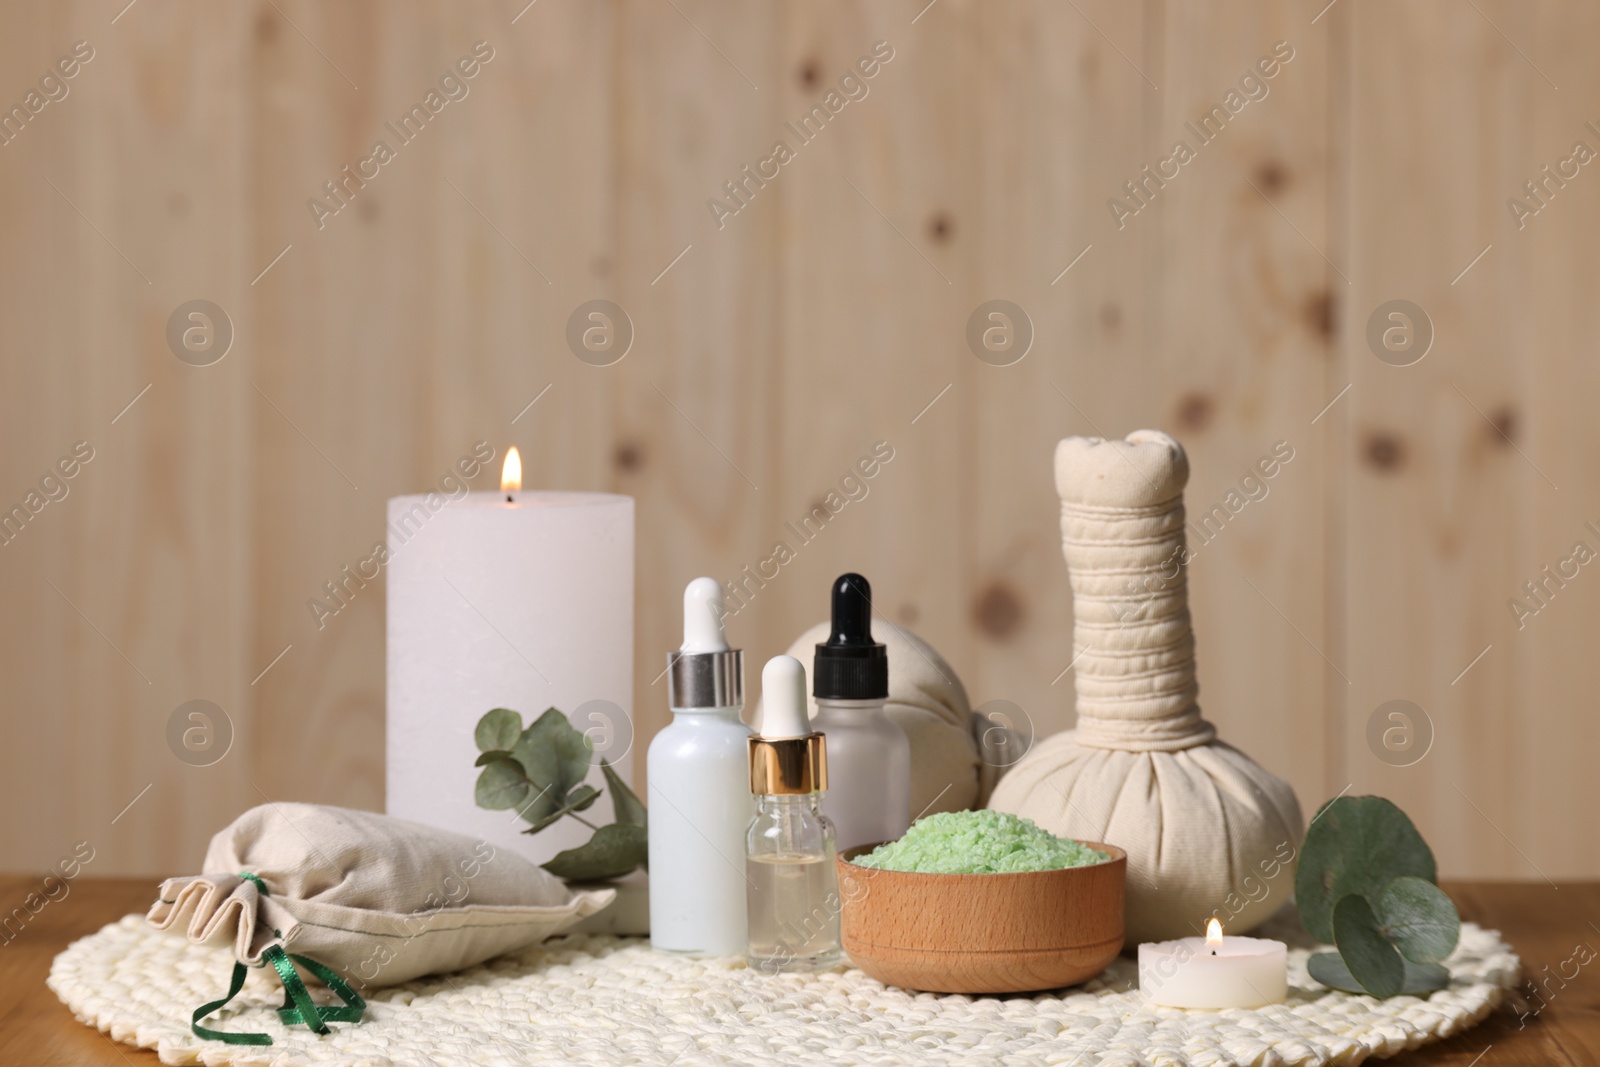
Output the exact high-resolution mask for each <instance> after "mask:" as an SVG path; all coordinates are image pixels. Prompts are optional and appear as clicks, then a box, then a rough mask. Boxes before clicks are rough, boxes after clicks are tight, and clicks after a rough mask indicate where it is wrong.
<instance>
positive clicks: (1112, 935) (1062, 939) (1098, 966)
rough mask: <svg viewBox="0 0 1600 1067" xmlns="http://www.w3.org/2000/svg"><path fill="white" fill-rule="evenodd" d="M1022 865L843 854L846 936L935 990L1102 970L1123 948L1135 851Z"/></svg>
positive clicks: (890, 981) (883, 967)
mask: <svg viewBox="0 0 1600 1067" xmlns="http://www.w3.org/2000/svg"><path fill="white" fill-rule="evenodd" d="M1083 843H1084V844H1085V845H1088V846H1089V847H1090V848H1094V849H1099V850H1100V851H1101V852H1104V853H1106V854H1107V855H1109V856H1110V857H1111V859H1110V861H1109V862H1106V863H1097V864H1094V865H1092V866H1089V867H1067V868H1064V869H1062V870H1059V871H1029V872H1025V873H1019V874H914V873H911V872H908V871H880V870H876V869H874V868H871V867H858V866H856V865H855V864H854V863H851V862H850V860H851V859H852V858H854V857H855V856H859V855H861V854H862V853H865V852H870V851H871V850H872V849H873V848H875V847H876V846H874V845H866V846H863V847H861V848H853V849H850V850H849V851H847V852H845V853H844V854H843V855H841V856H840V857H839V860H838V865H839V896H840V899H841V900H842V902H843V910H842V913H841V916H840V937H841V941H842V944H843V948H844V951H845V952H846V954H848V955H849V957H850V960H851V962H852V963H854V964H855V965H856V966H857V967H860V968H861V969H862V970H863V971H865V972H866V973H867V974H869V975H871V976H872V977H874V978H876V979H877V980H878V981H880V982H882V983H884V984H885V985H895V986H900V987H902V988H905V989H915V990H922V991H925V992H931V993H1022V992H1032V991H1037V990H1042V989H1059V988H1061V987H1062V986H1069V985H1075V984H1076V983H1078V982H1082V981H1084V980H1086V979H1088V978H1092V977H1094V976H1095V975H1097V974H1099V973H1100V972H1101V971H1102V970H1104V969H1105V967H1106V965H1107V964H1108V963H1110V962H1111V961H1112V960H1114V959H1115V958H1116V956H1117V953H1119V952H1121V951H1122V940H1123V930H1122V900H1123V882H1124V879H1125V877H1126V875H1127V870H1128V854H1127V853H1126V852H1124V851H1122V850H1121V849H1120V848H1117V847H1116V846H1115V845H1103V844H1100V843H1098V842H1095V841H1085V842H1083Z"/></svg>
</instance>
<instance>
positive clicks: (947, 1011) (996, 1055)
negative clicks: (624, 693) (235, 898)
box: [49, 915, 1519, 1067]
mask: <svg viewBox="0 0 1600 1067" xmlns="http://www.w3.org/2000/svg"><path fill="white" fill-rule="evenodd" d="M1273 936H1284V932H1282V931H1279V932H1276V933H1275V934H1274V935H1273ZM1300 936H1301V937H1303V936H1304V935H1303V934H1302V935H1300ZM1307 955H1308V953H1307V951H1306V950H1305V949H1299V948H1291V949H1290V952H1289V984H1290V991H1289V1000H1288V1002H1287V1003H1286V1004H1282V1005H1278V1006H1274V1007H1270V1008H1263V1009H1259V1010H1255V1011H1221V1012H1186V1011H1181V1010H1177V1009H1172V1008H1154V1007H1151V1006H1150V1005H1149V1004H1147V1003H1146V1002H1145V1000H1144V998H1143V997H1142V996H1141V995H1140V993H1139V992H1138V990H1137V989H1136V988H1134V987H1135V986H1136V984H1137V975H1138V968H1137V965H1136V964H1135V963H1134V962H1133V961H1132V960H1130V959H1127V958H1120V959H1118V960H1117V961H1116V962H1115V963H1113V964H1112V965H1111V967H1110V968H1109V969H1108V970H1107V971H1106V972H1105V973H1104V974H1103V975H1101V976H1100V977H1099V978H1097V979H1095V980H1094V981H1091V982H1089V983H1087V984H1086V985H1083V986H1078V987H1075V988H1073V989H1070V990H1067V991H1065V992H1063V993H1059V994H1040V995H1031V996H1030V995H1018V996H1011V997H966V996H936V995H933V994H928V993H906V992H902V991H901V990H898V989H894V988H888V987H885V986H883V985H881V984H880V983H878V982H876V981H874V980H872V979H871V978H868V977H867V976H866V975H865V974H862V973H861V972H860V971H857V970H851V969H846V968H842V967H841V968H839V969H837V970H834V971H830V972H827V973H824V974H819V975H807V976H802V975H783V976H778V977H768V976H765V975H763V974H761V973H759V972H756V971H752V970H750V969H749V968H747V967H746V966H744V964H743V962H742V961H740V960H736V959H724V960H689V959H681V958H678V957H675V956H667V955H663V954H661V953H658V952H654V951H652V950H651V949H650V947H649V944H648V943H647V942H645V941H642V940H639V939H635V938H615V937H605V936H587V935H569V936H565V937H558V938H555V939H553V940H552V941H549V942H547V943H545V944H544V945H541V946H537V947H535V948H530V949H527V950H525V951H523V952H521V953H518V954H515V955H512V956H507V957H503V958H501V959H498V960H494V961H492V962H490V963H488V964H484V965H482V966H479V967H474V968H472V969H470V970H466V971H462V972H460V973H458V974H453V975H449V976H446V977H436V978H426V979H421V980H419V981H415V982H411V983H408V984H406V985H403V986H396V987H394V988H391V989H383V990H377V991H375V992H373V993H372V994H371V995H370V996H368V998H367V1000H368V1003H369V1005H370V1008H369V1011H368V1014H367V1018H366V1019H365V1020H364V1021H363V1022H361V1023H360V1024H355V1025H352V1024H348V1023H334V1024H332V1029H333V1033H332V1034H331V1035H330V1036H328V1037H317V1036H316V1035H315V1034H312V1033H311V1032H309V1031H307V1030H306V1029H305V1028H303V1027H293V1028H289V1027H284V1026H282V1025H280V1024H279V1023H278V1020H277V1017H276V1015H275V1014H274V1009H275V1008H276V1007H277V1006H278V1005H279V1003H280V1002H281V999H282V992H281V990H280V989H279V988H278V987H277V985H276V982H275V981H274V980H272V979H269V978H268V977H267V976H266V974H265V973H262V972H256V973H253V974H252V975H251V979H250V981H249V983H247V984H246V986H245V990H244V993H243V994H242V995H241V997H240V999H239V1000H236V1001H235V1002H234V1005H230V1006H229V1008H228V1009H226V1010H224V1011H223V1012H222V1013H221V1015H220V1016H215V1015H214V1016H212V1017H211V1018H210V1019H208V1020H207V1021H208V1023H209V1024H210V1025H211V1026H213V1027H215V1028H217V1029H221V1030H229V1031H265V1032H266V1033H269V1034H271V1035H272V1039H273V1044H272V1045H270V1046H254V1047H252V1046H243V1045H227V1044H223V1043H221V1042H216V1041H202V1040H200V1039H199V1038H197V1037H195V1036H194V1034H192V1033H191V1032H190V1030H189V1019H190V1015H191V1013H192V1012H193V1011H194V1009H195V1008H196V1007H198V1006H199V1005H200V1004H202V1003H204V1002H205V1001H208V1000H213V999H215V998H217V997H220V996H221V995H222V994H223V993H224V992H225V991H226V989H227V982H228V976H229V974H230V973H231V972H232V969H233V959H232V957H231V956H229V954H228V953H227V952H226V951H225V950H217V949H206V948H200V947H197V946H194V945H191V944H190V943H189V942H188V941H187V940H185V939H184V938H182V937H178V936H174V935H172V934H168V933H160V932H157V931H155V930H152V929H150V927H149V926H147V925H146V923H145V921H144V918H143V917H142V916H139V915H130V916H128V917H127V918H125V919H122V920H121V921H120V922H116V923H112V924H111V925H110V926H107V927H105V928H104V929H103V930H101V931H100V932H99V933H96V934H92V935H90V936H89V937H86V938H84V939H82V940H81V941H77V942H75V943H74V944H72V945H71V946H69V947H68V948H67V949H66V951H64V952H62V953H61V955H59V956H57V957H56V959H55V963H54V964H53V966H52V967H51V969H50V979H49V984H50V988H51V989H53V990H54V991H55V992H56V994H57V995H58V996H59V997H60V998H61V999H62V1000H63V1001H64V1002H65V1003H66V1004H67V1006H68V1007H70V1008H71V1009H72V1010H73V1012H74V1013H75V1014H76V1015H77V1016H78V1018H80V1019H82V1020H83V1021H84V1022H86V1023H89V1024H90V1025H92V1026H97V1027H99V1028H100V1029H101V1030H104V1031H106V1032H108V1033H109V1034H110V1035H111V1036H112V1037H113V1038H115V1039H116V1040H118V1041H122V1042H126V1043H127V1044H130V1045H137V1046H139V1047H141V1048H151V1049H155V1050H156V1051H157V1052H158V1053H159V1054H160V1056H161V1059H162V1061H163V1062H164V1063H170V1064H192V1063H204V1064H207V1065H213V1067H215V1065H221V1064H259V1065H263V1067H266V1065H269V1064H270V1065H271V1067H301V1065H308V1067H309V1065H334V1064H338V1065H356V1064H361V1065H368V1064H371V1065H389V1064H395V1065H403V1067H434V1065H438V1067H456V1065H467V1064H474V1065H488V1067H500V1065H508V1067H509V1065H513V1064H517V1065H521V1064H596V1065H600V1064H604V1065H606V1067H616V1065H619V1064H639V1065H645V1064H653V1065H668V1064H673V1065H677V1067H697V1065H706V1064H785V1065H790V1064H827V1065H830V1067H837V1065H841V1064H874V1065H889V1064H907V1065H910V1064H916V1065H918V1067H922V1065H926V1064H972V1065H977V1064H984V1065H989V1064H994V1063H997V1062H1000V1061H1001V1060H1002V1059H1003V1060H1004V1062H1005V1063H1007V1064H1117V1065H1129V1067H1131V1065H1135V1064H1137V1065H1141V1067H1144V1065H1148V1067H1184V1065H1189V1064H1192V1065H1195V1067H1200V1065H1202V1064H1203V1065H1206V1067H1214V1065H1225V1064H1248V1065H1252V1067H1279V1065H1284V1067H1287V1065H1295V1067H1300V1065H1313V1064H1314V1065H1321V1064H1331V1063H1336V1064H1355V1063H1360V1062H1361V1061H1362V1060H1364V1059H1366V1058H1367V1057H1369V1056H1389V1055H1393V1054H1395V1053H1397V1052H1400V1051H1402V1050H1404V1049H1409V1048H1415V1047H1417V1046H1418V1045H1422V1044H1426V1043H1428V1042H1430V1041H1435V1040H1438V1039H1439V1038H1442V1037H1447V1036H1449V1035H1451V1034H1454V1033H1457V1032H1459V1031H1461V1030H1464V1029H1466V1028H1467V1027H1469V1026H1471V1025H1472V1024H1473V1023H1475V1022H1477V1021H1479V1020H1480V1019H1482V1018H1483V1017H1484V1016H1485V1015H1487V1014H1488V1013H1489V1012H1490V1011H1492V1010H1493V1009H1494V1008H1495V1007H1496V1005H1498V1004H1499V1003H1500V1001H1501V999H1502V998H1503V997H1504V995H1505V992H1506V990H1507V989H1509V988H1510V987H1511V986H1512V985H1514V984H1515V982H1516V981H1517V977H1518V971H1519V964H1518V960H1517V957H1516V956H1515V955H1514V954H1513V953H1512V951H1511V948H1510V946H1508V945H1506V944H1505V943H1504V942H1503V941H1501V939H1500V936H1499V934H1498V933H1496V932H1495V931H1492V930H1484V929H1481V928H1479V927H1477V926H1474V925H1472V924H1471V923H1467V924H1465V925H1463V926H1462V928H1461V944H1460V947H1459V948H1458V949H1457V950H1456V953H1455V954H1454V955H1453V956H1452V957H1451V958H1450V960H1449V967H1450V972H1451V983H1450V987H1449V988H1448V989H1445V990H1441V991H1440V992H1438V993H1435V994H1433V995H1432V996H1431V997H1429V998H1428V999H1426V1000H1419V999H1417V998H1415V997H1395V998H1393V999H1390V1000H1387V1001H1378V1000H1374V999H1372V998H1371V997H1363V996H1351V995H1349V994H1345V993H1338V992H1331V991H1329V990H1327V989H1325V988H1323V987H1322V986H1320V985H1318V984H1317V983H1316V982H1314V981H1312V980H1311V979H1310V978H1309V977H1308V976H1307V974H1306V957H1307ZM241 1004H243V1005H246V1006H245V1007H242V1008H240V1007H237V1005H241Z"/></svg>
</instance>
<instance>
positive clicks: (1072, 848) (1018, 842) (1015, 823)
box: [850, 811, 1111, 874]
mask: <svg viewBox="0 0 1600 1067" xmlns="http://www.w3.org/2000/svg"><path fill="white" fill-rule="evenodd" d="M1110 859H1111V857H1110V856H1108V855H1106V854H1105V853H1104V852H1099V851H1096V850H1095V849H1092V848H1089V847H1087V846H1085V845H1080V844H1079V843H1078V842H1076V841H1072V840H1069V839H1068V838H1064V837H1057V836H1056V835H1055V834H1052V833H1050V832H1049V831H1048V830H1041V829H1040V828H1039V827H1038V826H1036V825H1034V823H1033V821H1032V820H1030V819H1022V818H1018V817H1017V816H1015V815H1011V814H1008V813H1006V812H1003V811H944V812H940V813H938V814H937V815H929V816H928V817H927V818H925V819H918V820H917V821H916V822H915V823H913V824H912V826H911V829H909V830H907V831H906V833H905V836H904V837H902V838H900V840H898V841H891V842H890V843H888V844H887V845H879V846H878V847H877V848H875V849H873V850H872V851H871V852H869V853H867V854H866V855H864V856H857V857H856V858H855V859H853V860H851V861H850V862H852V863H854V864H856V865H857V866H860V867H874V868H877V869H878V870H884V871H914V872H918V873H921V874H1011V873H1015V872H1018V871H1057V870H1060V869H1061V868H1063V867H1087V866H1089V865H1090V864H1092V863H1105V862H1107V861H1108V860H1110Z"/></svg>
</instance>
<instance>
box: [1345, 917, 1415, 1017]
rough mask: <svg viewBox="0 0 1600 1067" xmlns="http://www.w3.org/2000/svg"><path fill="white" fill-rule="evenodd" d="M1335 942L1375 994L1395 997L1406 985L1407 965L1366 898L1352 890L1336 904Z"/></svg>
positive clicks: (1347, 963)
mask: <svg viewBox="0 0 1600 1067" xmlns="http://www.w3.org/2000/svg"><path fill="white" fill-rule="evenodd" d="M1333 943H1334V945H1335V946H1336V947H1337V948H1338V949H1339V955H1340V956H1342V957H1343V958H1344V965H1345V966H1346V967H1347V968H1349V970H1350V974H1351V976H1352V977H1353V978H1355V980H1356V982H1357V983H1358V984H1360V986H1361V988H1362V989H1363V990H1364V991H1366V992H1368V993H1371V994H1372V995H1373V996H1375V997H1392V996H1394V995H1395V994H1396V993H1398V992H1400V990H1401V989H1402V988H1404V986H1405V980H1406V966H1405V961H1404V960H1402V959H1401V958H1400V953H1399V952H1397V951H1396V950H1395V947H1394V946H1393V945H1391V944H1390V943H1389V942H1388V941H1387V940H1385V939H1384V936H1383V933H1382V931H1381V930H1379V928H1378V916H1377V915H1376V914H1374V913H1373V910H1372V905H1371V904H1368V903H1367V898H1366V897H1363V896H1359V895H1357V894H1355V893H1351V894H1349V895H1347V896H1343V897H1340V898H1339V903H1337V904H1335V905H1334V906H1333Z"/></svg>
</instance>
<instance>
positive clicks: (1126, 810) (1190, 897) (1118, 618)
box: [989, 430, 1303, 944]
mask: <svg viewBox="0 0 1600 1067" xmlns="http://www.w3.org/2000/svg"><path fill="white" fill-rule="evenodd" d="M1188 480H1189V461H1188V458H1187V457H1186V456H1185V455H1184V451H1183V446H1182V445H1180V444H1178V442H1177V441H1175V440H1173V439H1172V438H1171V437H1168V436H1167V435H1166V434H1164V433H1160V432H1158V431H1155V430H1138V431H1135V432H1134V433H1132V434H1130V435H1128V439H1127V440H1126V441H1105V440H1102V439H1100V438H1098V437H1068V438H1066V439H1065V440H1063V441H1062V442H1061V443H1060V444H1059V445H1058V446H1057V447H1056V490H1057V492H1058V493H1059V494H1060V497H1061V541H1062V549H1063V551H1064V552H1065V554H1066V558H1067V572H1068V575H1069V577H1070V579H1071V582H1072V597H1073V617H1074V620H1073V625H1074V631H1073V644H1074V648H1073V658H1074V662H1075V664H1076V666H1075V667H1074V668H1073V671H1074V674H1075V677H1076V683H1077V693H1078V721H1077V725H1076V726H1075V728H1074V729H1071V730H1068V731H1066V732H1064V733H1059V734H1056V735H1055V736H1053V737H1050V738H1048V739H1046V740H1045V741H1043V742H1041V743H1040V744H1038V745H1036V746H1034V748H1033V750H1032V751H1030V752H1029V753H1028V754H1027V755H1026V756H1025V757H1023V759H1022V760H1021V761H1019V762H1018V763H1017V765H1016V766H1015V767H1013V768H1012V769H1011V771H1010V773H1008V774H1007V775H1006V776H1005V777H1004V778H1002V779H1001V780H1000V782H999V784H998V785H997V786H996V787H995V791H994V795H993V797H992V798H991V799H990V801H989V806H990V807H992V808H998V809H1000V810H1001V811H1009V812H1012V813H1013V814H1016V815H1023V816H1026V817H1028V818H1030V819H1032V820H1033V821H1034V822H1036V823H1038V824H1039V825H1040V826H1042V827H1044V828H1045V829H1047V830H1050V831H1052V832H1054V833H1057V834H1060V835H1062V836H1064V837H1074V838H1080V839H1087V840H1092V841H1108V842H1111V843H1112V844H1115V845H1118V846H1120V847H1121V848H1123V849H1126V850H1127V853H1128V882H1127V936H1128V943H1129V944H1135V943H1138V942H1142V941H1161V940H1166V939H1169V938H1176V937H1192V936H1194V935H1195V934H1197V933H1203V932H1204V930H1205V924H1206V919H1207V918H1209V917H1210V916H1212V915H1216V916H1217V917H1219V918H1220V919H1221V920H1222V921H1223V923H1224V925H1225V926H1226V927H1227V930H1228V932H1229V933H1244V932H1246V931H1248V930H1251V929H1253V928H1254V927H1256V926H1258V925H1260V924H1261V923H1262V922H1263V921H1265V920H1266V919H1267V918H1268V917H1269V916H1270V915H1271V914H1272V913H1273V912H1275V911H1277V910H1278V909H1279V908H1280V907H1282V906H1283V904H1284V902H1285V901H1286V900H1287V899H1288V893H1289V890H1290V889H1291V888H1292V887H1293V885H1294V865H1293V860H1294V857H1295V856H1296V854H1297V852H1298V849H1299V845H1300V839H1301V835H1302V829H1303V824H1302V820H1301V815H1300V805H1299V804H1298V802H1297V801H1296V800H1295V796H1294V790H1293V789H1291V788H1290V787H1289V785H1288V783H1286V782H1284V781H1282V780H1281V779H1279V778H1276V777H1274V776H1273V775H1271V774H1269V773H1267V772H1266V771H1265V770H1263V769H1262V768H1261V767H1260V766H1258V765H1257V764H1256V763H1255V762H1254V761H1252V760H1251V759H1250V758H1249V757H1248V756H1246V755H1245V754H1244V753H1242V752H1240V751H1239V750H1238V749H1236V748H1233V747H1232V746H1230V745H1226V744H1224V743H1223V742H1221V741H1219V740H1217V731H1216V728H1215V727H1213V726H1212V725H1211V724H1210V723H1209V722H1207V721H1206V720H1205V719H1203V718H1201V717H1200V706H1199V704H1197V703H1196V702H1195V697H1196V695H1197V693H1198V691H1199V687H1198V686H1197V685H1196V684H1195V676H1194V634H1193V632H1192V631H1191V629H1190V626H1189V598H1188V585H1187V578H1186V574H1187V569H1188V568H1187V563H1188V557H1187V553H1186V549H1185V545H1184V512H1183V488H1184V485H1185V484H1186V483H1187V482H1188Z"/></svg>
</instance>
